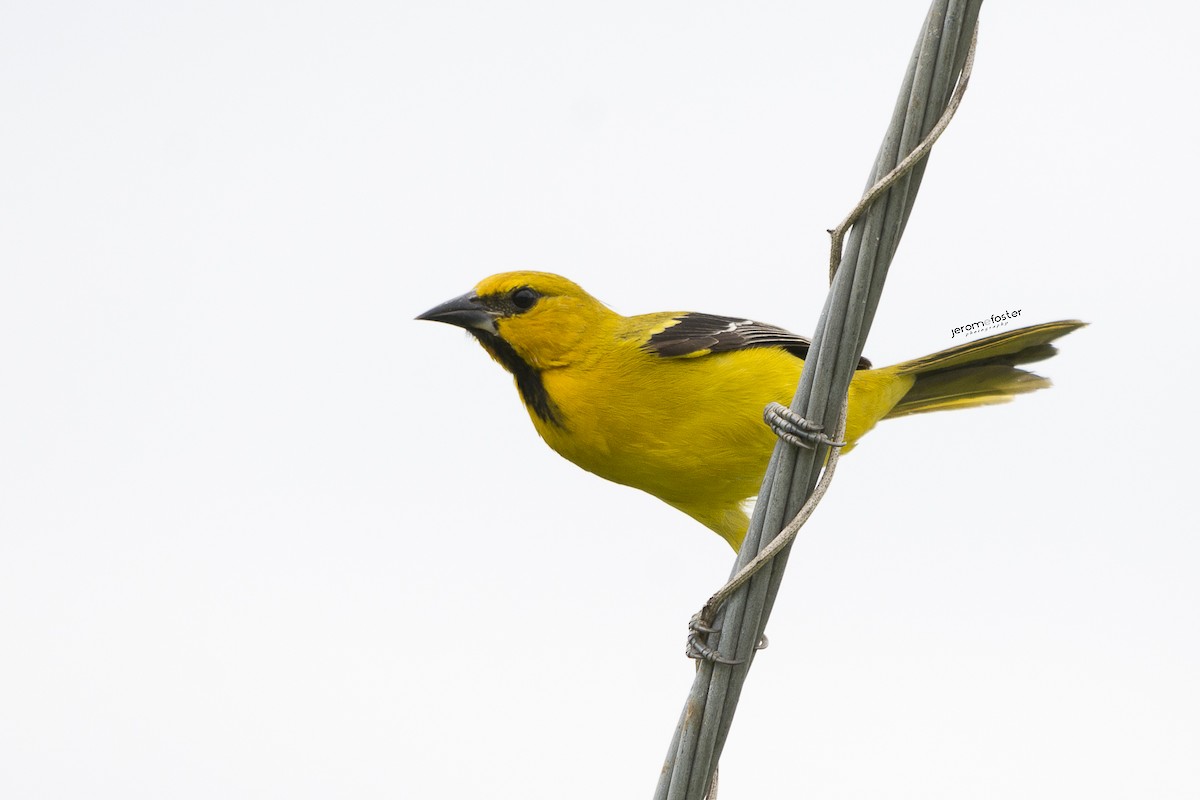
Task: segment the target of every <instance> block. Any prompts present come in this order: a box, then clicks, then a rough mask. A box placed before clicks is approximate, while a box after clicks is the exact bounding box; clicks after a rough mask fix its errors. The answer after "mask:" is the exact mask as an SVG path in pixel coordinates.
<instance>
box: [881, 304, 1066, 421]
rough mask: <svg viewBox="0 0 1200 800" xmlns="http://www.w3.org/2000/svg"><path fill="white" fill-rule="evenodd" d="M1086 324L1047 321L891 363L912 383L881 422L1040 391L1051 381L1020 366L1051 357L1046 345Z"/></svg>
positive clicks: (1048, 346)
mask: <svg viewBox="0 0 1200 800" xmlns="http://www.w3.org/2000/svg"><path fill="white" fill-rule="evenodd" d="M1085 324H1086V323H1083V322H1080V321H1079V320H1061V321H1059V322H1047V323H1044V324H1042V325H1034V326H1032V327H1029V328H1019V329H1017V330H1014V331H1007V332H1005V333H998V334H996V335H995V336H989V337H987V338H986V339H980V340H979V341H977V342H971V343H969V344H963V345H959V346H958V347H952V348H950V349H949V350H942V351H941V352H938V353H934V354H932V355H928V356H924V357H922V358H915V359H913V360H912V361H905V362H904V363H902V364H896V365H895V366H893V367H891V368H890V369H892V370H894V371H895V372H896V373H897V374H899V375H913V376H915V377H916V381H915V382H914V383H913V386H912V388H911V389H909V390H908V392H907V393H906V394H905V395H904V397H903V398H901V400H900V402H899V403H897V404H896V405H895V407H893V408H892V410H891V411H890V412H888V414H887V416H886V417H884V418H885V419H891V418H893V417H903V416H905V415H908V414H923V413H925V412H927V411H940V410H942V409H950V408H970V407H972V406H982V405H990V404H992V403H1006V402H1008V401H1009V400H1011V399H1012V398H1013V397H1014V396H1015V395H1018V394H1024V393H1025V392H1032V391H1036V390H1037V389H1044V388H1046V387H1047V386H1049V385H1050V380H1049V379H1048V378H1043V377H1042V376H1040V375H1037V374H1035V373H1033V372H1029V371H1028V370H1024V369H1021V368H1020V365H1022V364H1032V363H1033V362H1035V361H1041V360H1043V359H1046V358H1049V357H1050V356H1052V355H1054V354H1055V353H1056V352H1057V350H1056V348H1055V347H1054V345H1052V344H1050V342H1052V341H1054V340H1055V339H1057V338H1059V337H1060V336H1066V335H1067V334H1068V333H1070V332H1071V331H1073V330H1076V329H1077V328H1081V327H1083V326H1084V325H1085Z"/></svg>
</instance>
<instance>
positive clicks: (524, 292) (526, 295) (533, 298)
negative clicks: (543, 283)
mask: <svg viewBox="0 0 1200 800" xmlns="http://www.w3.org/2000/svg"><path fill="white" fill-rule="evenodd" d="M538 297H540V295H539V294H538V293H537V292H535V291H534V290H533V289H530V288H529V287H528V286H522V287H521V288H520V289H514V290H513V293H512V304H513V305H514V306H516V307H517V308H518V309H520V310H521V311H528V310H529V309H531V308H533V304H534V303H536V302H537V301H538Z"/></svg>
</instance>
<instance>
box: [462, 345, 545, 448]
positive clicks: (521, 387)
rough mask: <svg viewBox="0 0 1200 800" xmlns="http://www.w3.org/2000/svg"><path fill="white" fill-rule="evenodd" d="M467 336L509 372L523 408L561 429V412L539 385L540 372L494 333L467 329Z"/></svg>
mask: <svg viewBox="0 0 1200 800" xmlns="http://www.w3.org/2000/svg"><path fill="white" fill-rule="evenodd" d="M467 333H469V334H471V335H472V336H474V337H475V338H476V339H478V340H479V343H480V344H481V345H483V348H484V349H485V350H487V351H488V352H489V353H491V354H492V356H493V357H494V358H495V359H496V360H497V361H499V362H500V363H501V364H502V365H503V366H504V368H505V369H506V370H508V371H509V372H511V373H512V375H513V377H514V378H515V379H516V381H517V391H519V392H520V393H521V399H522V400H524V401H525V405H527V406H529V408H531V409H533V413H535V414H537V415H538V418H539V419H541V420H542V421H543V422H545V423H548V424H550V425H554V426H556V427H559V428H561V427H563V423H562V412H561V411H559V409H558V406H556V405H555V404H554V401H553V400H551V399H550V395H549V393H547V392H546V385H545V384H544V383H542V373H541V370H538V369H536V368H534V367H533V366H532V365H531V364H530V363H529V362H528V361H526V360H525V359H523V358H521V357H520V356H519V355H517V351H516V350H513V348H512V345H510V344H509V343H508V342H506V341H504V340H503V339H501V338H500V337H499V336H496V335H495V334H491V333H487V332H486V331H481V330H479V329H478V328H467Z"/></svg>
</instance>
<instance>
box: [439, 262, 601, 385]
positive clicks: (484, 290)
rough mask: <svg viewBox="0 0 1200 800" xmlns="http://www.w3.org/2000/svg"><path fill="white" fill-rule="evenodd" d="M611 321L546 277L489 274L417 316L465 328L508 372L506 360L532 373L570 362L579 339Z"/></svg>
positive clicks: (595, 303) (583, 296) (593, 302)
mask: <svg viewBox="0 0 1200 800" xmlns="http://www.w3.org/2000/svg"><path fill="white" fill-rule="evenodd" d="M617 318H618V317H617V315H616V314H615V313H614V312H613V311H611V310H609V309H608V308H606V307H605V306H604V305H603V304H602V303H601V302H600V301H599V300H597V299H596V298H594V297H592V296H591V295H590V294H588V293H587V292H585V291H584V290H583V289H581V288H580V287H579V286H578V285H577V284H575V283H573V282H572V281H569V280H567V279H566V278H564V277H562V276H561V275H554V274H552V273H549V272H502V273H500V274H499V275H493V276H491V277H490V278H485V279H484V280H482V281H480V282H479V284H478V285H477V286H476V287H475V289H474V290H473V291H470V292H467V293H466V294H464V295H461V296H460V297H455V298H454V299H452V300H448V301H446V302H445V303H442V304H441V305H439V306H435V307H434V308H431V309H429V310H428V311H426V312H425V313H424V314H421V315H420V316H419V317H417V319H428V320H434V321H437V322H445V323H448V324H450V325H457V326H458V327H460V328H465V329H466V330H467V331H468V332H469V333H471V334H472V335H473V336H475V338H476V339H478V340H479V342H480V343H481V344H482V345H483V346H484V347H485V348H487V350H488V352H490V353H491V354H492V355H493V356H494V357H495V358H496V359H497V360H499V361H500V362H501V363H502V364H504V366H505V367H507V368H509V369H510V370H513V364H512V363H511V356H512V355H515V356H517V357H518V358H520V360H521V361H522V362H524V364H525V365H528V367H531V368H533V369H535V370H542V369H548V368H553V367H561V366H565V365H566V364H569V363H572V361H573V360H574V359H575V358H577V357H578V355H579V348H580V346H581V343H582V341H583V339H584V337H585V335H587V334H588V333H592V334H596V333H598V332H599V331H597V328H598V327H600V326H603V325H605V324H606V323H609V322H612V321H615V320H616V319H617ZM505 346H507V348H506V347H505ZM505 349H511V350H512V353H511V354H507V353H505V352H504V350H505Z"/></svg>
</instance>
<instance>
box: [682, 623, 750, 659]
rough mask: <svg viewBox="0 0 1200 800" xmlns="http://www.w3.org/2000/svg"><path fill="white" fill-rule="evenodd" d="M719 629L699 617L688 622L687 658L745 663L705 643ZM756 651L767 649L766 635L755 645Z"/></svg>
mask: <svg viewBox="0 0 1200 800" xmlns="http://www.w3.org/2000/svg"><path fill="white" fill-rule="evenodd" d="M717 630H719V629H718V628H714V627H712V626H710V625H708V624H707V623H706V622H704V621H703V620H702V619H701V618H700V616H699V615H696V616H694V617H692V619H691V621H690V622H688V637H687V657H688V658H694V659H696V660H697V661H712V662H713V663H715V664H729V665H734V664H742V663H744V662H745V659H743V658H726V657H725V656H723V655H721V654H720V652H718V651H716V650H714V649H712V648H711V647H709V646H708V645H707V644H705V643H704V638H705V636H707V635H708V634H710V633H716V632H717ZM754 649H755V650H765V649H767V637H766V634H764V635H763V636H762V638H760V639H759V640H758V642H757V643H756V644H755V645H754Z"/></svg>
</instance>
